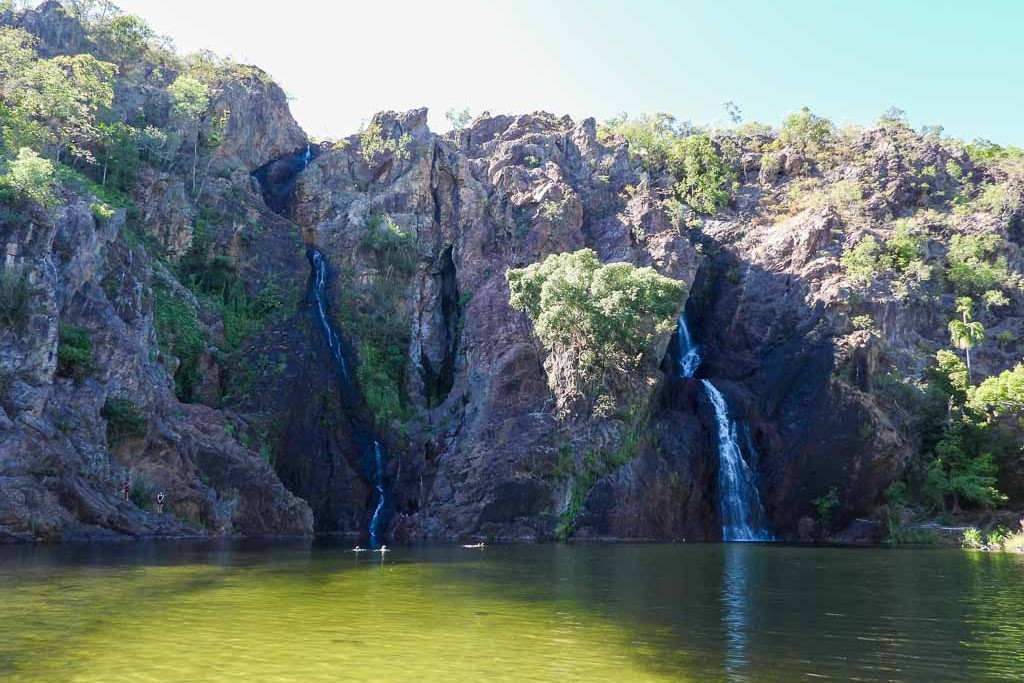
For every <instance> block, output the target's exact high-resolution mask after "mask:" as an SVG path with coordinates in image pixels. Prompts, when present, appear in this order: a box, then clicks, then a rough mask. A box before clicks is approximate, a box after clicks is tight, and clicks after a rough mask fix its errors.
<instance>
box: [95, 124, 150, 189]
mask: <svg viewBox="0 0 1024 683" xmlns="http://www.w3.org/2000/svg"><path fill="white" fill-rule="evenodd" d="M97 128H98V129H99V142H100V145H99V150H98V151H97V154H96V162H97V163H98V164H100V166H101V167H102V172H101V175H100V184H101V185H103V186H104V187H106V186H107V184H108V182H109V183H110V185H111V186H113V187H114V188H115V189H117V190H119V191H121V192H125V191H127V190H128V189H129V188H130V187H131V184H132V181H134V180H135V174H136V173H137V172H138V168H139V157H140V152H139V131H138V130H136V129H135V128H132V127H131V126H129V125H126V124H124V123H100V124H98V126H97Z"/></svg>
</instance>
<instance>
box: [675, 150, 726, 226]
mask: <svg viewBox="0 0 1024 683" xmlns="http://www.w3.org/2000/svg"><path fill="white" fill-rule="evenodd" d="M668 167H669V171H670V172H671V173H672V176H673V177H674V178H675V179H676V184H675V190H676V195H677V196H678V197H679V199H680V200H682V201H683V202H685V203H686V204H688V205H689V206H690V207H691V208H693V210H694V211H696V212H698V213H714V212H715V211H717V210H718V209H720V208H722V207H723V206H725V205H726V204H728V203H729V201H730V200H731V199H732V194H733V192H734V190H735V184H736V172H735V171H733V169H732V167H731V166H730V165H729V164H727V163H726V162H725V160H723V159H722V157H721V156H719V154H718V151H717V150H716V149H715V146H714V144H712V142H711V138H709V137H708V136H707V135H703V134H698V135H690V136H687V137H685V138H683V139H682V140H679V141H678V142H677V143H676V144H675V145H673V147H672V149H671V151H670V153H669V158H668Z"/></svg>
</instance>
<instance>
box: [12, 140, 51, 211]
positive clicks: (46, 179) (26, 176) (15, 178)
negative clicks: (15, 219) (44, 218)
mask: <svg viewBox="0 0 1024 683" xmlns="http://www.w3.org/2000/svg"><path fill="white" fill-rule="evenodd" d="M0 185H2V186H4V187H9V188H10V189H12V190H14V192H15V193H17V195H18V196H20V197H23V198H25V199H29V200H32V201H34V202H38V203H39V204H42V205H43V206H51V205H53V203H54V202H55V201H56V198H55V196H54V193H53V164H51V163H50V162H49V160H47V159H44V158H42V157H41V156H39V155H38V154H36V153H35V152H33V151H32V150H31V149H28V148H27V147H22V148H21V149H20V150H18V156H17V158H16V159H14V160H13V161H11V162H10V163H9V164H8V165H7V173H5V174H4V175H2V176H0Z"/></svg>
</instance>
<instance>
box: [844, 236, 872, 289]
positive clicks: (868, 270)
mask: <svg viewBox="0 0 1024 683" xmlns="http://www.w3.org/2000/svg"><path fill="white" fill-rule="evenodd" d="M881 251H882V247H881V246H880V245H879V244H878V240H876V239H875V238H874V237H873V236H872V235H866V236H864V237H863V238H861V240H860V242H858V243H857V245H856V246H855V247H854V248H853V249H847V250H846V251H844V252H843V255H842V256H840V257H839V263H840V265H842V267H843V270H844V271H845V272H846V277H847V278H848V279H849V280H850V283H851V284H853V285H855V286H861V287H866V286H868V285H870V284H871V281H872V280H873V279H874V278H875V275H877V274H878V266H879V254H880V253H881Z"/></svg>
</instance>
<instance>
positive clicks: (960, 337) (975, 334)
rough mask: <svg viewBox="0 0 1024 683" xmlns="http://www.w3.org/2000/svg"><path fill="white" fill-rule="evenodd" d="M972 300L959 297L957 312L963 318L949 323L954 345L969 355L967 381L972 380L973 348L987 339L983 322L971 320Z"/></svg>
mask: <svg viewBox="0 0 1024 683" xmlns="http://www.w3.org/2000/svg"><path fill="white" fill-rule="evenodd" d="M971 306H972V302H971V299H970V298H969V297H960V298H959V299H957V312H958V313H960V315H961V319H959V320H952V321H950V323H949V338H950V340H951V341H952V342H953V345H954V346H956V347H957V348H958V349H961V350H962V351H963V352H964V355H965V356H966V357H967V381H968V383H970V381H971V349H973V348H974V347H975V346H977V345H978V344H980V343H981V342H983V341H985V328H984V327H983V326H982V324H981V323H979V322H977V321H972V320H971Z"/></svg>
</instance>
